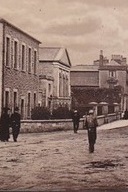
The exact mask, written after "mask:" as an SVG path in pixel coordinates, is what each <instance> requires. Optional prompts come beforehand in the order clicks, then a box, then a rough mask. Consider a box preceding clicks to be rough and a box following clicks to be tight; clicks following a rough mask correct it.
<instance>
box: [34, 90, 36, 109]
mask: <svg viewBox="0 0 128 192" xmlns="http://www.w3.org/2000/svg"><path fill="white" fill-rule="evenodd" d="M35 107H36V93H34V108H35Z"/></svg>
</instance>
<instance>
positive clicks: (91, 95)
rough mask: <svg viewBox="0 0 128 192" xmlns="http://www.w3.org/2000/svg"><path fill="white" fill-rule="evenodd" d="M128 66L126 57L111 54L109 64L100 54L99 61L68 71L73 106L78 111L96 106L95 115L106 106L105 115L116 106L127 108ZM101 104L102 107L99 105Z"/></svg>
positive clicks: (74, 67)
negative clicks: (77, 108)
mask: <svg viewBox="0 0 128 192" xmlns="http://www.w3.org/2000/svg"><path fill="white" fill-rule="evenodd" d="M127 68H128V66H127V64H126V58H124V57H123V56H120V55H112V58H111V60H110V61H109V60H108V59H107V58H106V57H104V56H103V51H101V52H100V55H99V60H96V61H94V65H77V66H73V67H72V68H71V91H72V98H73V101H72V105H73V106H72V107H76V105H78V106H79V108H81V110H83V111H84V110H86V109H89V108H90V107H92V106H91V105H90V104H89V103H93V104H94V105H96V103H97V106H98V108H97V113H98V114H102V110H101V108H102V106H101V105H102V104H105V105H108V112H109V113H112V112H114V111H115V105H118V106H119V107H120V110H122V111H123V110H125V109H126V108H127V109H128V96H127V94H128V91H127V90H128V89H127V88H128V87H127V83H128V80H127V79H128V70H127ZM100 104H101V105H100Z"/></svg>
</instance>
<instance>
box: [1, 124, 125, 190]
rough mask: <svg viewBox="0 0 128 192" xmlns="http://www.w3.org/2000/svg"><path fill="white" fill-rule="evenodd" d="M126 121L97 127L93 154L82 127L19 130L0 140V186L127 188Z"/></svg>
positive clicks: (10, 188) (81, 188) (10, 187)
mask: <svg viewBox="0 0 128 192" xmlns="http://www.w3.org/2000/svg"><path fill="white" fill-rule="evenodd" d="M127 141H128V127H127V128H121V129H119V128H118V129H112V130H102V129H99V131H98V139H97V143H96V149H95V152H94V154H89V152H88V142H87V133H86V130H80V131H79V133H78V134H74V133H73V131H65V132H64V131H62V132H52V133H35V134H34V133H31V134H20V136H19V140H18V142H17V143H14V142H13V141H12V137H11V138H10V141H9V142H6V143H3V142H0V190H2V191H3V190H11V191H14V190H16V191H20V190H22V191H47V192H48V191H85V192H88V191H89V192H90V191H93V192H100V191H104V192H111V191H116V192H118V191H119V192H120V191H121V192H125V191H128V142H127Z"/></svg>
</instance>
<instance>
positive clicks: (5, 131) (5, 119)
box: [0, 113, 10, 141]
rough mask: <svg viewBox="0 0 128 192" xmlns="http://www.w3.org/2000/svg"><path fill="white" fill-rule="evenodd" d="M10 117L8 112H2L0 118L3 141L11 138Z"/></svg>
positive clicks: (0, 136)
mask: <svg viewBox="0 0 128 192" xmlns="http://www.w3.org/2000/svg"><path fill="white" fill-rule="evenodd" d="M9 126H10V117H9V114H7V113H2V115H1V118H0V139H1V141H8V139H9Z"/></svg>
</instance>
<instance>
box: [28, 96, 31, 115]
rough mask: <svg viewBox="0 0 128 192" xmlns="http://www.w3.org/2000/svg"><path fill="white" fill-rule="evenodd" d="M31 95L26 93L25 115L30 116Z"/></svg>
mask: <svg viewBox="0 0 128 192" xmlns="http://www.w3.org/2000/svg"><path fill="white" fill-rule="evenodd" d="M30 106H31V95H30V93H28V106H27V116H28V117H30Z"/></svg>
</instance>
